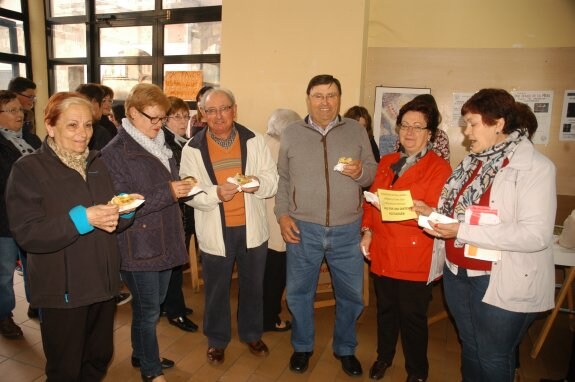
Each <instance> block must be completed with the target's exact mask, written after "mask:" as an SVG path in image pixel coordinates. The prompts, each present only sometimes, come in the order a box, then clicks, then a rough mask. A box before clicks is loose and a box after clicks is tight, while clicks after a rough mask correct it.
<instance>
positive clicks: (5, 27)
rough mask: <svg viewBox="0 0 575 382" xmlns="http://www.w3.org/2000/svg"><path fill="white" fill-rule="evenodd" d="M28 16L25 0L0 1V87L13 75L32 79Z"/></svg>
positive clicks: (4, 85) (5, 85) (4, 87)
mask: <svg viewBox="0 0 575 382" xmlns="http://www.w3.org/2000/svg"><path fill="white" fill-rule="evenodd" d="M28 18H29V14H28V2H27V1H26V0H3V1H0V89H6V88H7V87H8V82H10V80H11V79H12V78H13V77H18V76H20V77H26V78H29V79H32V61H31V57H30V54H28V52H30V29H29V27H28V26H29V22H28Z"/></svg>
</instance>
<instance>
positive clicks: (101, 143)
mask: <svg viewBox="0 0 575 382" xmlns="http://www.w3.org/2000/svg"><path fill="white" fill-rule="evenodd" d="M92 127H93V130H94V133H93V134H92V138H91V139H90V143H89V144H88V147H89V148H90V150H102V149H103V148H104V147H105V146H106V145H107V144H108V142H110V141H111V140H112V138H114V136H113V135H112V134H110V132H108V130H106V128H105V127H103V126H102V125H101V124H100V121H94V124H93V125H92Z"/></svg>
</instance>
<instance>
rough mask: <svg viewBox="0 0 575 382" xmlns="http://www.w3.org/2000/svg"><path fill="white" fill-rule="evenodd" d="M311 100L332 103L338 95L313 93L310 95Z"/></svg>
mask: <svg viewBox="0 0 575 382" xmlns="http://www.w3.org/2000/svg"><path fill="white" fill-rule="evenodd" d="M310 97H311V98H313V99H314V100H315V101H318V102H323V101H326V100H327V101H332V100H334V99H336V98H337V97H339V94H337V93H329V94H319V93H315V94H312V95H310Z"/></svg>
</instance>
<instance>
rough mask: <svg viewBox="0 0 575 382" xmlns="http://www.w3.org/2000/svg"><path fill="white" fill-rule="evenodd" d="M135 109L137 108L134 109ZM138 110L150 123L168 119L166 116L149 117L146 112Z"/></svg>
mask: <svg viewBox="0 0 575 382" xmlns="http://www.w3.org/2000/svg"><path fill="white" fill-rule="evenodd" d="M136 110H137V109H136ZM138 112H139V113H140V114H142V115H143V116H144V117H146V118H148V119H149V120H150V123H151V124H152V125H157V124H158V122H162V123H164V122H166V121H167V120H168V117H151V116H149V115H148V114H146V113H144V112H143V111H142V110H138Z"/></svg>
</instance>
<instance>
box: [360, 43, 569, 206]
mask: <svg viewBox="0 0 575 382" xmlns="http://www.w3.org/2000/svg"><path fill="white" fill-rule="evenodd" d="M573 68H575V48H541V49H539V48H533V49H525V48H518V49H515V48H509V49H417V48H368V56H367V70H366V76H365V82H364V88H363V95H364V97H363V102H362V103H363V105H365V106H366V107H367V108H368V110H370V112H371V113H373V112H374V109H375V90H376V87H377V86H381V85H385V86H395V87H410V88H429V89H431V94H433V96H434V97H435V99H436V101H437V104H438V106H439V110H440V112H441V114H442V117H443V122H442V124H441V126H440V128H441V129H443V130H444V131H446V132H447V134H448V136H449V142H450V148H451V166H452V167H454V166H456V165H457V164H458V163H459V162H460V161H461V160H462V159H463V157H464V156H465V155H466V154H467V149H466V147H467V146H466V142H464V136H463V131H462V130H463V129H462V127H461V126H459V123H458V121H452V120H451V119H452V104H453V93H457V92H476V91H478V90H480V89H482V88H488V87H498V88H503V89H506V90H508V91H532V90H537V91H539V90H551V91H553V94H554V98H553V109H552V110H553V112H552V116H551V130H550V136H549V140H548V143H547V144H537V145H535V147H536V149H537V150H539V151H540V152H541V153H543V154H544V155H546V156H547V157H548V158H549V159H551V160H552V161H553V162H554V163H555V166H556V167H557V193H558V194H560V195H568V196H575V166H574V165H573V163H575V141H560V140H559V136H560V124H561V113H562V108H563V98H564V94H565V90H567V89H575V70H573Z"/></svg>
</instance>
